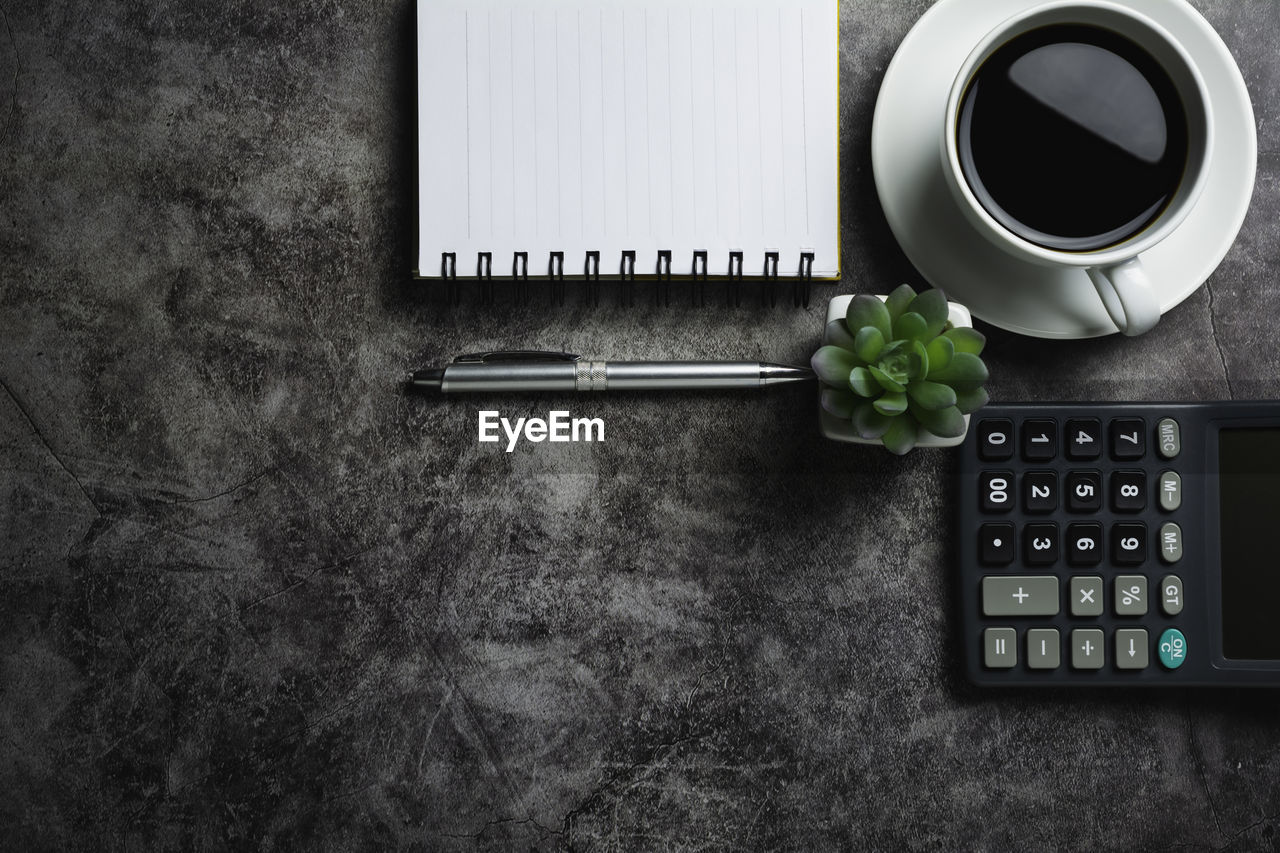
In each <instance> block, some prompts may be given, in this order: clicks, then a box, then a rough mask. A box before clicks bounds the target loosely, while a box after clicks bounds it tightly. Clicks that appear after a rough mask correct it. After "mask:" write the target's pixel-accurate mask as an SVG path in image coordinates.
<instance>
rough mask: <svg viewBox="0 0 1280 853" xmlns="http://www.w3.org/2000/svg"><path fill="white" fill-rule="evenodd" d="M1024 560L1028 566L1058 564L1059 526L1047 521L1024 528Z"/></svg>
mask: <svg viewBox="0 0 1280 853" xmlns="http://www.w3.org/2000/svg"><path fill="white" fill-rule="evenodd" d="M1022 559H1023V561H1024V562H1025V563H1026V564H1027V565H1028V566H1051V565H1053V564H1054V563H1056V562H1058V525H1056V524H1054V523H1053V522H1052V521H1046V522H1037V523H1036V524H1028V525H1027V526H1026V527H1024V528H1022Z"/></svg>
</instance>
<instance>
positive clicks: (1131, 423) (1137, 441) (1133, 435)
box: [1111, 418, 1147, 459]
mask: <svg viewBox="0 0 1280 853" xmlns="http://www.w3.org/2000/svg"><path fill="white" fill-rule="evenodd" d="M1146 453H1147V423H1146V421H1144V420H1143V419H1142V418H1116V419H1115V420H1113V421H1112V422H1111V457H1112V458H1113V459H1141V458H1142V457H1143V456H1145V455H1146Z"/></svg>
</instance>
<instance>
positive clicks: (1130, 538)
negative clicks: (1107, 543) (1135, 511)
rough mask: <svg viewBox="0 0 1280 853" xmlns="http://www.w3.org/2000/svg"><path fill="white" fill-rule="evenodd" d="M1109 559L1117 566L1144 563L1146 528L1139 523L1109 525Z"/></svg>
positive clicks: (1145, 557) (1145, 556)
mask: <svg viewBox="0 0 1280 853" xmlns="http://www.w3.org/2000/svg"><path fill="white" fill-rule="evenodd" d="M1111 559H1112V561H1114V562H1115V564H1116V565H1117V566H1138V565H1141V564H1142V563H1144V562H1146V559H1147V526H1146V525H1145V524H1143V523H1142V522H1140V521H1137V522H1123V523H1120V524H1113V525H1111Z"/></svg>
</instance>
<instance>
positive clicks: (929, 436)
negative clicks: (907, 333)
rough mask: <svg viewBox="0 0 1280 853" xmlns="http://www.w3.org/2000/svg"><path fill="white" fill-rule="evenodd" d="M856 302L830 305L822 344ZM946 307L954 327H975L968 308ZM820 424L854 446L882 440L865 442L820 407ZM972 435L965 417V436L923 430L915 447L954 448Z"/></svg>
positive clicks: (838, 301) (848, 425) (837, 300)
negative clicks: (836, 321) (832, 325)
mask: <svg viewBox="0 0 1280 853" xmlns="http://www.w3.org/2000/svg"><path fill="white" fill-rule="evenodd" d="M879 298H880V299H888V298H889V297H887V296H880V297H879ZM852 300H853V296H852V295H850V296H837V297H835V298H834V299H832V300H831V301H830V302H829V303H827V320H826V322H825V323H823V324H822V342H823V343H824V344H829V343H831V341H830V340H828V338H827V326H828V325H830V323H831V321H832V320H839V319H842V318H843V317H844V315H845V314H846V313H847V312H848V310H849V303H850V302H851V301H852ZM947 307H948V308H949V309H950V315H949V316H948V317H947V319H948V320H950V321H951V325H953V326H955V327H956V328H972V327H973V315H971V314H970V313H969V309H968V308H966V307H964V306H963V305H961V304H959V303H958V302H948V303H947ZM818 418H819V423H820V424H821V426H822V434H823V435H825V436H826V437H827V438H830V439H832V440H834V441H849V442H852V443H854V444H880V439H878V438H873V439H866V438H862V437H861V436H859V435H858V434H857V433H856V432H854V431H853V424H852V423H851V422H850V421H847V420H844V419H841V418H837V417H836V416H835V415H833V414H831V413H830V412H828V411H827V410H826V409H824V408H822V406H821V405H819V406H818ZM968 434H969V416H968V415H965V416H964V433H963V434H962V435H959V436H956V437H955V438H941V437H939V436H936V435H934V434H933V433H931V432H929V431H928V430H926V429H924V428H923V427H921V429H920V435H919V437H918V438H917V439H916V447H955V446H956V445H958V444H961V443H963V442H964V437H965V435H968Z"/></svg>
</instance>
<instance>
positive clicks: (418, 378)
mask: <svg viewBox="0 0 1280 853" xmlns="http://www.w3.org/2000/svg"><path fill="white" fill-rule="evenodd" d="M443 385H444V368H442V367H429V368H427V369H426V370H415V371H414V372H413V373H411V374H409V379H408V381H407V382H406V383H405V390H406V391H418V392H427V393H430V392H433V391H439V390H440V389H441V387H442V386H443Z"/></svg>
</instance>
